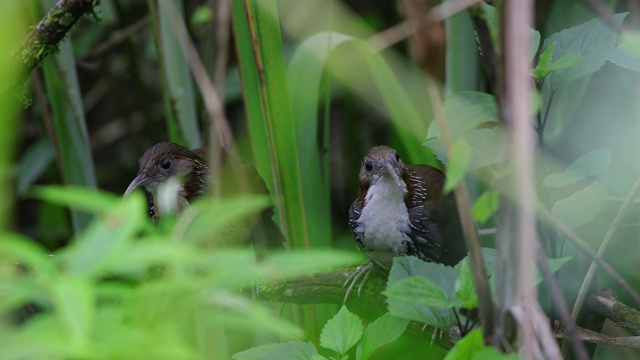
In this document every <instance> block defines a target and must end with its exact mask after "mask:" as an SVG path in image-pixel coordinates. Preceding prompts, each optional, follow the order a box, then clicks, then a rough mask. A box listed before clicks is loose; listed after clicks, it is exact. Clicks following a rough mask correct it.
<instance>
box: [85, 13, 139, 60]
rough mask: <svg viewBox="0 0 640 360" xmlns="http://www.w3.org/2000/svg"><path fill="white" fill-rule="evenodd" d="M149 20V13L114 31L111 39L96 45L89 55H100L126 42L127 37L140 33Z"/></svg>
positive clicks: (92, 56)
mask: <svg viewBox="0 0 640 360" xmlns="http://www.w3.org/2000/svg"><path fill="white" fill-rule="evenodd" d="M149 22H150V18H149V16H148V15H147V16H144V17H143V18H141V19H139V20H138V21H136V22H135V23H133V24H131V25H129V26H127V27H126V28H124V29H122V30H118V31H114V32H113V33H112V34H111V36H109V39H107V40H106V41H105V42H103V43H102V44H100V45H99V46H96V48H95V49H93V50H92V51H91V52H90V53H89V55H88V56H87V57H90V58H95V57H99V56H101V55H102V54H104V53H105V52H107V51H109V50H110V49H111V48H113V47H115V46H118V45H120V44H121V43H123V42H125V41H126V40H127V39H129V38H132V37H135V36H136V35H138V34H139V33H140V31H141V30H142V29H144V28H145V27H146V26H147V25H149Z"/></svg>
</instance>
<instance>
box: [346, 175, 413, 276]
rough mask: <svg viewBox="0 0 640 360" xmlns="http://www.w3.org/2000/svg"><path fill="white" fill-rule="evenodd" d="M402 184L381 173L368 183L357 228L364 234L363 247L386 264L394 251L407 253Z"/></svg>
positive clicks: (404, 187)
mask: <svg viewBox="0 0 640 360" xmlns="http://www.w3.org/2000/svg"><path fill="white" fill-rule="evenodd" d="M402 185H403V186H402V187H398V185H396V183H395V182H394V181H393V179H392V178H391V176H389V175H383V176H382V178H380V179H379V180H378V182H376V183H375V184H373V185H372V186H371V187H369V190H368V191H367V196H366V198H365V205H364V207H363V209H362V214H361V215H360V218H359V219H358V227H357V228H356V231H357V232H361V233H362V234H363V236H362V239H361V240H362V243H363V245H364V250H365V252H367V255H368V256H369V257H370V258H371V260H372V261H374V262H376V263H383V264H385V265H387V266H390V263H391V259H392V258H393V256H394V254H396V255H397V254H403V253H406V245H405V241H406V240H409V237H408V236H407V233H409V231H410V228H409V212H408V210H407V205H406V204H405V202H404V197H405V195H406V193H407V186H406V185H405V184H404V183H403V184H402ZM389 250H391V251H389ZM384 267H386V266H384Z"/></svg>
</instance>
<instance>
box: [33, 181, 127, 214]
mask: <svg viewBox="0 0 640 360" xmlns="http://www.w3.org/2000/svg"><path fill="white" fill-rule="evenodd" d="M30 195H31V196H32V197H35V198H38V199H41V200H44V201H47V202H49V203H52V204H56V205H60V206H66V207H68V208H70V209H74V210H80V211H85V212H89V213H98V214H100V213H105V212H108V211H111V210H113V208H114V207H115V206H117V205H119V203H120V202H121V201H122V198H120V197H117V196H114V195H113V194H110V193H107V192H103V191H98V190H96V189H92V188H85V187H74V186H58V185H48V186H38V187H35V188H33V189H32V190H31V191H30Z"/></svg>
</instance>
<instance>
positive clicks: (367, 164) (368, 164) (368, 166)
mask: <svg viewBox="0 0 640 360" xmlns="http://www.w3.org/2000/svg"><path fill="white" fill-rule="evenodd" d="M364 168H365V169H367V171H371V170H373V164H372V163H370V162H368V161H367V162H365V163H364Z"/></svg>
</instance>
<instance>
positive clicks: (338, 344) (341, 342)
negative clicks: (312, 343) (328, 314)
mask: <svg viewBox="0 0 640 360" xmlns="http://www.w3.org/2000/svg"><path fill="white" fill-rule="evenodd" d="M361 337H362V320H360V318H359V317H358V316H357V315H355V314H353V313H351V312H349V310H347V307H346V306H344V305H342V308H340V311H338V313H337V314H336V315H335V316H334V317H333V318H331V319H329V321H327V323H326V324H325V326H324V328H323V329H322V333H321V334H320V346H322V347H324V348H327V349H330V350H333V351H335V352H337V353H338V354H340V355H341V356H344V355H345V354H346V353H347V351H349V349H351V348H352V347H353V346H354V345H355V344H357V343H358V341H359V340H360V338H361Z"/></svg>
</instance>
